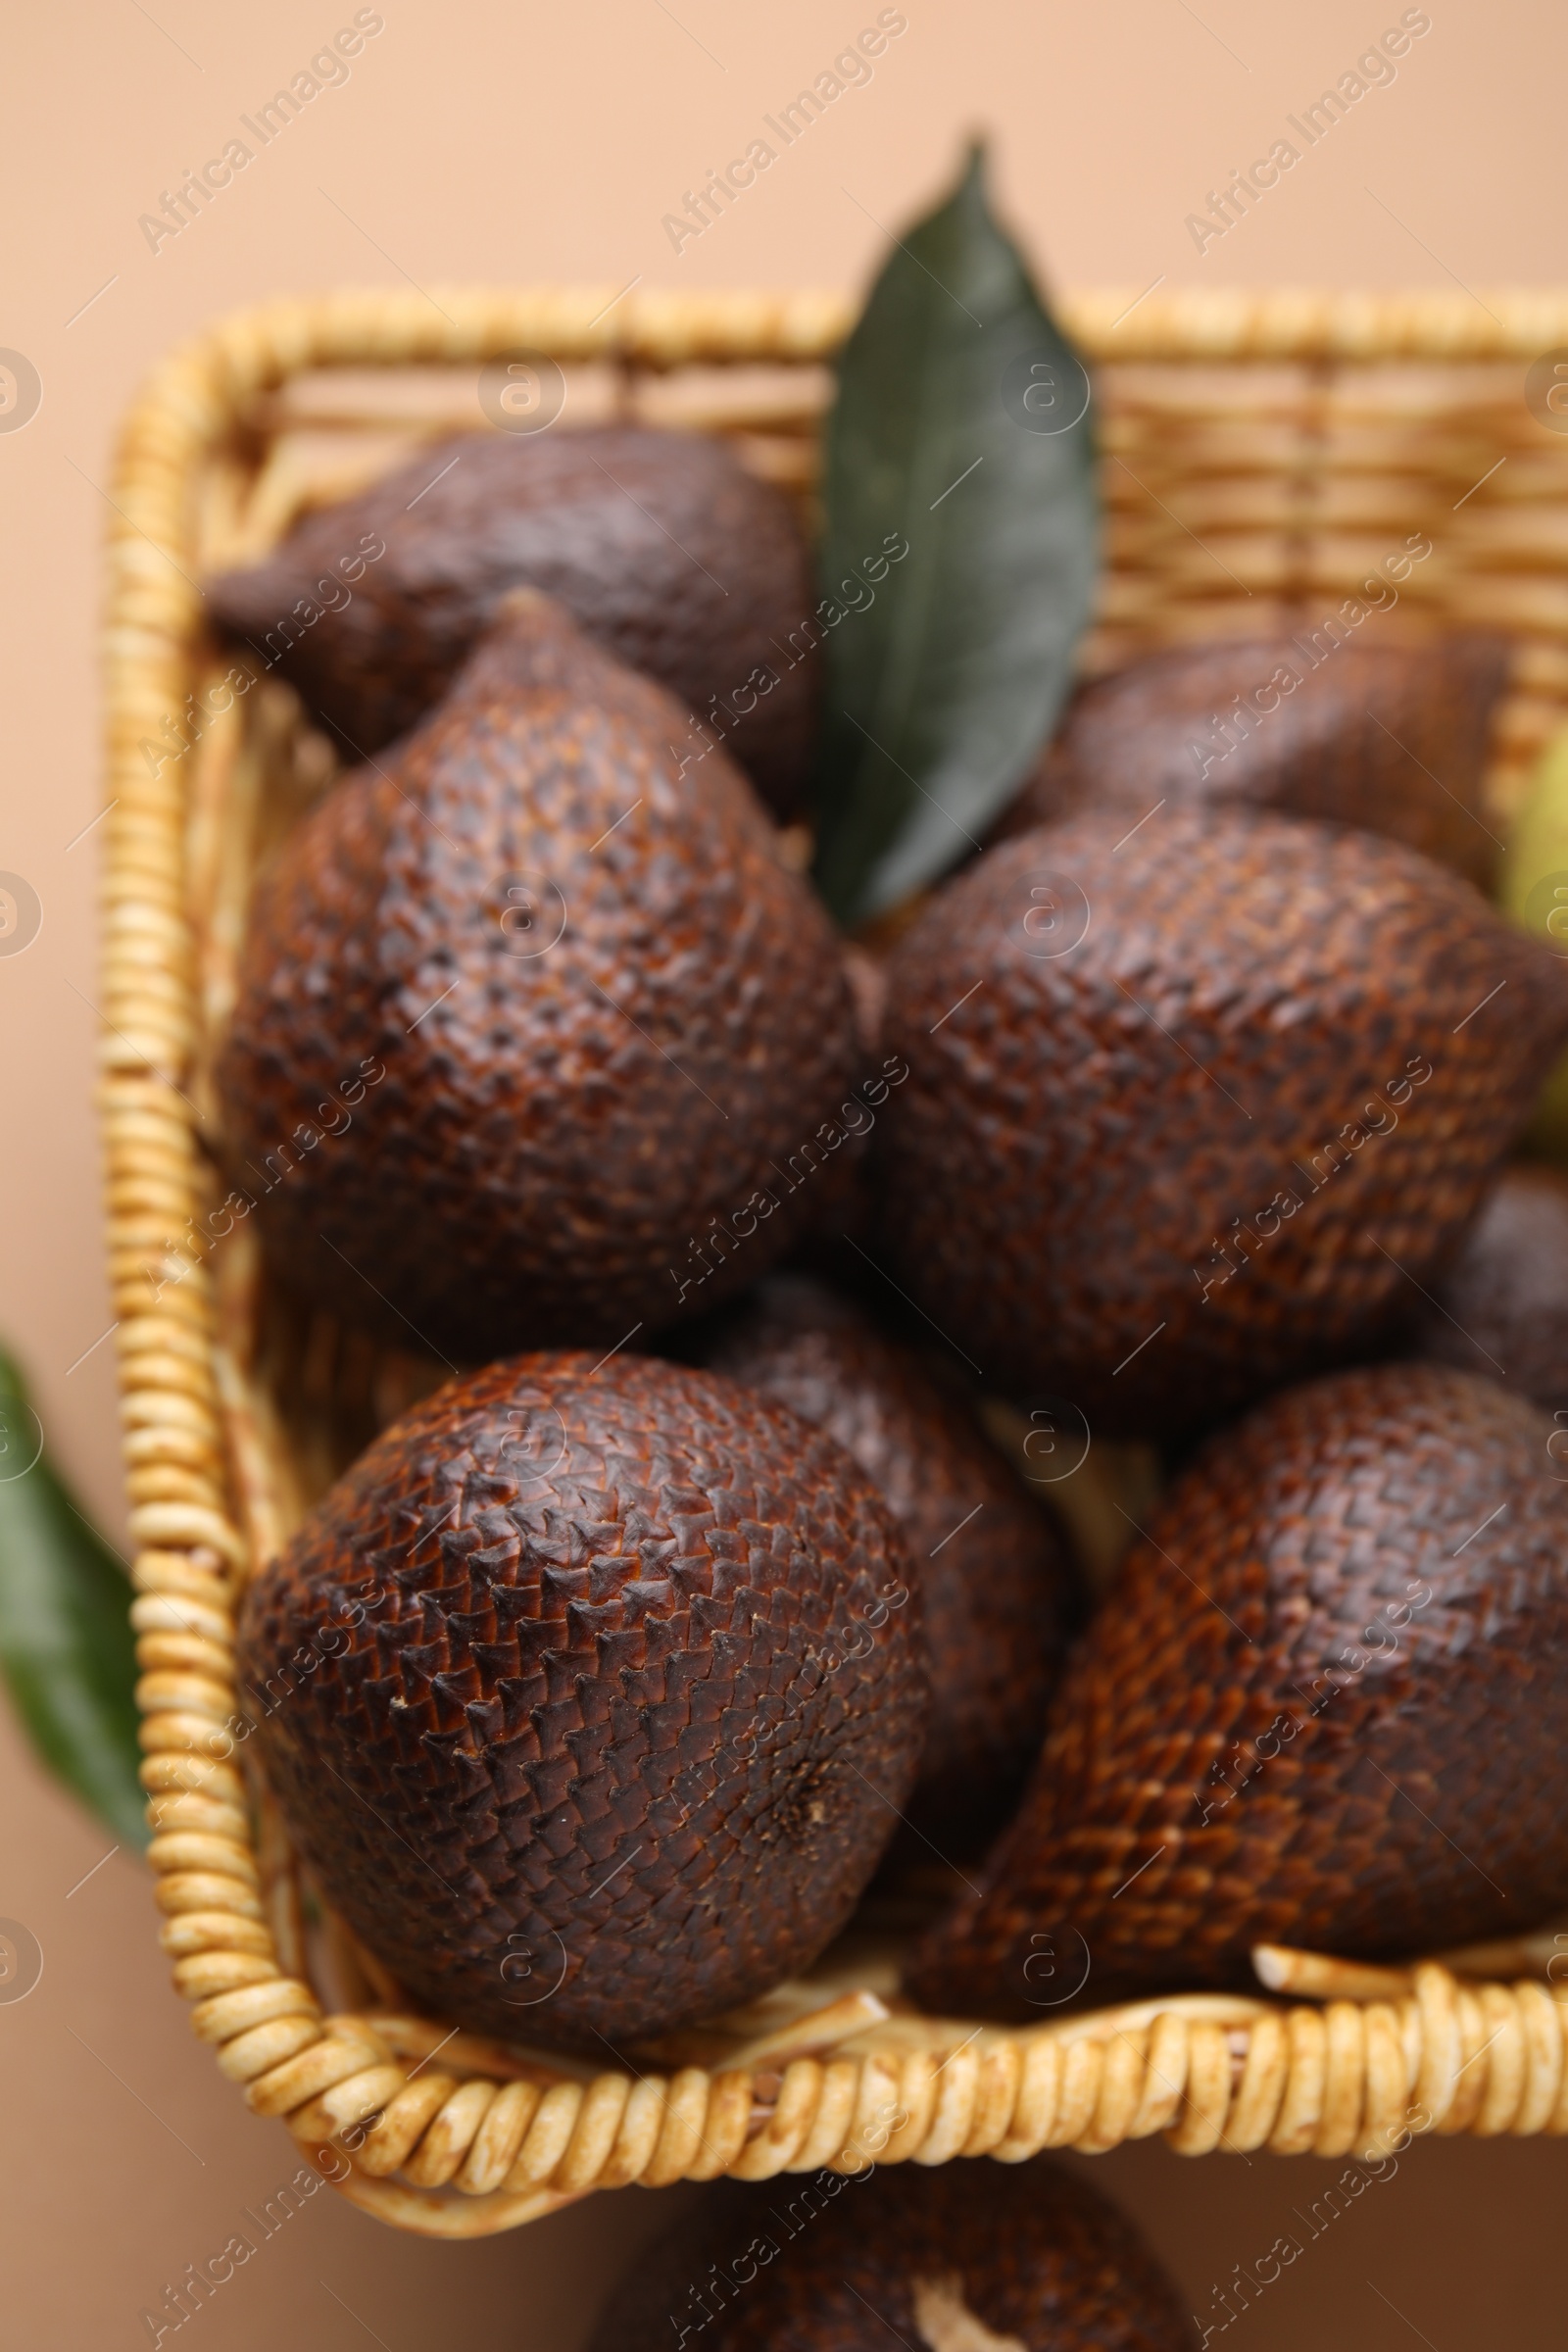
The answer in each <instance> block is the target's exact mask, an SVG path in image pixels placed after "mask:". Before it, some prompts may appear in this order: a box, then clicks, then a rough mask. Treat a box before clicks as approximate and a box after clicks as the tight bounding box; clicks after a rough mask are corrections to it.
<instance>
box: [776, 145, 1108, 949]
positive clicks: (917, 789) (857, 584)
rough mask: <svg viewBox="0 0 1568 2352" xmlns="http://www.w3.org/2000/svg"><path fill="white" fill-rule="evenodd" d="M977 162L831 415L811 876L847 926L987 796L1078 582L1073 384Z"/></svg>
mask: <svg viewBox="0 0 1568 2352" xmlns="http://www.w3.org/2000/svg"><path fill="white" fill-rule="evenodd" d="M982 172H983V158H982V154H981V151H980V149H979V148H976V149H975V150H974V151H973V153H972V154H971V156H970V159H969V163H968V167H967V169H966V171H965V172H964V175H963V178H962V180H961V181H960V182H959V185H958V187H957V189H956V191H955V193H954V194H953V196H952V197H950V198H949V200H948V202H947V203H946V204H944V205H943V206H941V208H940V209H939V210H938V211H936V212H934V213H932V214H931V215H930V216H929V217H928V218H927V219H926V220H924V221H921V222H920V223H919V224H918V225H917V226H916V227H915V228H913V229H911V230H910V232H909V234H908V236H907V238H906V239H904V240H903V241H902V243H900V244H899V246H898V249H897V250H896V251H895V253H894V255H893V257H892V259H891V261H890V262H889V263H888V265H887V267H886V269H885V270H883V272H882V274H881V276H880V277H879V278H878V280H877V282H876V285H875V286H874V287H873V289H872V292H871V298H870V300H869V302H868V303H867V305H866V308H865V312H864V315H863V317H862V318H861V319H860V322H859V324H858V326H857V328H856V330H855V332H854V334H853V335H852V336H851V338H850V340H849V343H848V345H847V346H846V348H845V351H844V356H843V359H842V361H841V363H840V367H839V388H838V400H837V403H836V405H835V407H834V410H833V414H832V417H831V418H830V420H829V424H828V434H827V453H826V474H825V500H826V526H825V531H824V538H823V548H822V567H821V586H822V589H823V592H824V594H823V602H822V604H821V606H820V607H819V608H818V617H819V619H820V620H821V622H822V623H823V624H824V625H825V627H826V628H827V631H828V636H827V644H826V648H825V652H826V660H827V683H826V711H825V717H824V739H823V759H822V765H821V769H820V776H819V785H820V789H819V794H818V849H817V862H816V878H817V883H818V886H819V888H820V889H821V891H822V894H823V896H824V897H825V898H826V900H827V902H828V904H829V906H830V907H832V908H833V910H834V912H835V913H836V914H837V916H838V917H839V920H840V921H841V922H844V923H847V924H852V923H855V922H857V921H859V920H861V919H863V918H864V917H865V916H866V915H868V914H873V913H875V912H877V911H878V910H879V909H880V908H882V907H887V906H891V905H892V904H894V903H895V902H896V901H897V900H899V899H901V898H904V897H906V896H907V894H908V893H909V892H910V891H912V890H915V889H917V888H919V887H920V886H921V885H922V884H923V883H927V882H929V881H931V880H932V879H934V877H935V876H937V875H938V874H940V873H942V872H943V871H945V869H946V868H947V867H949V866H951V865H953V864H954V863H955V862H956V860H957V859H958V858H961V857H963V856H964V855H965V854H966V853H967V852H968V850H969V849H970V848H971V847H972V846H973V843H974V840H975V837H976V836H978V835H979V834H980V833H981V832H982V831H983V829H984V827H985V826H986V824H987V822H988V821H989V819H990V818H991V817H992V816H993V815H994V814H995V813H996V811H997V810H998V809H1000V808H1002V807H1003V806H1004V805H1005V802H1006V801H1007V799H1008V798H1009V796H1010V794H1011V793H1012V791H1013V789H1014V788H1015V786H1016V785H1017V784H1018V783H1019V782H1020V780H1021V779H1022V777H1023V775H1024V773H1025V772H1026V770H1027V768H1028V766H1029V763H1030V761H1031V760H1032V759H1033V757H1034V755H1035V753H1036V752H1037V750H1038V749H1039V747H1040V745H1041V743H1042V742H1043V741H1044V740H1045V738H1046V736H1047V734H1048V732H1049V731H1050V728H1051V726H1052V723H1053V721H1054V718H1055V715H1056V711H1057V710H1058V709H1059V707H1060V704H1061V701H1062V698H1063V696H1064V694H1065V692H1066V690H1067V685H1068V682H1069V679H1070V676H1071V667H1072V655H1073V648H1074V646H1075V645H1076V643H1077V640H1078V636H1079V633H1080V631H1081V629H1082V628H1083V625H1084V621H1085V619H1086V617H1087V615H1088V612H1089V606H1090V600H1091V598H1092V595H1093V592H1094V585H1095V576H1096V570H1097V565H1098V559H1099V510H1098V502H1097V497H1096V487H1095V474H1094V448H1093V441H1092V437H1091V432H1090V424H1089V417H1088V413H1087V411H1088V396H1089V382H1088V377H1087V375H1086V374H1085V372H1084V369H1083V367H1082V364H1081V362H1080V361H1079V360H1078V359H1077V357H1076V356H1075V354H1074V353H1073V351H1072V350H1071V348H1070V346H1069V345H1068V343H1067V341H1066V339H1065V337H1064V336H1063V335H1062V333H1061V331H1060V329H1059V328H1058V327H1057V326H1056V324H1055V322H1054V319H1052V317H1051V315H1050V313H1049V312H1048V311H1047V310H1046V308H1045V306H1044V304H1043V303H1042V301H1041V299H1040V296H1039V295H1038V294H1037V293H1036V291H1035V288H1034V286H1033V284H1032V283H1031V281H1030V278H1029V273H1028V271H1027V270H1026V269H1025V267H1024V264H1023V261H1022V259H1021V257H1020V256H1019V254H1018V251H1017V249H1016V247H1015V246H1014V245H1013V244H1012V243H1011V241H1010V240H1009V239H1008V238H1007V237H1005V235H1004V234H1003V232H1002V230H1001V229H1000V228H999V227H998V225H997V223H996V221H995V220H994V219H993V218H992V215H991V212H990V209H989V207H988V206H987V203H986V198H985V189H984V186H983V179H982ZM1031 370H1033V373H1031ZM1080 410H1081V411H1082V412H1083V413H1082V414H1081V415H1079V414H1077V413H1078V412H1079V411H1080ZM1075 416H1076V417H1077V420H1076V421H1073V418H1074V417H1075ZM901 541H902V542H903V543H905V544H906V545H907V550H908V552H907V555H906V556H904V557H903V558H902V559H901V560H899V561H897V562H894V563H892V564H889V567H888V568H887V569H886V571H885V573H884V574H883V576H882V577H881V578H880V579H878V578H877V577H876V573H877V570H878V567H879V564H880V561H881V559H882V558H883V557H884V555H886V554H891V552H892V551H893V550H894V549H895V548H896V546H897V545H898V543H899V542H901ZM835 610H836V611H837V613H839V614H840V615H841V616H840V617H835V616H834V614H835Z"/></svg>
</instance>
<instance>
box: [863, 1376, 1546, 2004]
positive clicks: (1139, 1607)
mask: <svg viewBox="0 0 1568 2352" xmlns="http://www.w3.org/2000/svg"><path fill="white" fill-rule="evenodd" d="M1551 1436H1552V1423H1551V1421H1550V1419H1549V1417H1548V1416H1547V1415H1546V1414H1545V1413H1544V1412H1543V1411H1542V1410H1541V1409H1540V1408H1539V1407H1537V1406H1535V1405H1532V1404H1530V1403H1528V1402H1527V1401H1526V1400H1524V1399H1523V1398H1521V1397H1515V1396H1514V1395H1512V1394H1511V1393H1510V1392H1509V1391H1508V1390H1505V1389H1504V1388H1503V1386H1502V1384H1501V1383H1500V1382H1496V1381H1491V1380H1483V1379H1479V1378H1477V1377H1475V1376H1473V1375H1472V1374H1469V1373H1465V1372H1458V1371H1454V1370H1452V1369H1450V1368H1449V1367H1447V1366H1446V1365H1440V1364H1424V1363H1397V1364H1387V1365H1380V1366H1376V1367H1372V1368H1369V1369H1363V1370H1357V1371H1350V1372H1343V1373H1339V1374H1336V1375H1334V1376H1333V1377H1331V1378H1329V1379H1327V1380H1324V1381H1320V1382H1316V1383H1312V1384H1310V1385H1308V1386H1306V1387H1303V1388H1299V1389H1294V1390H1291V1391H1289V1392H1287V1393H1286V1394H1285V1395H1283V1396H1281V1397H1274V1398H1272V1399H1271V1400H1270V1401H1269V1402H1268V1403H1266V1404H1264V1405H1263V1406H1261V1407H1260V1408H1259V1409H1258V1410H1257V1411H1256V1412H1255V1413H1253V1414H1252V1415H1251V1416H1250V1418H1249V1419H1247V1420H1246V1421H1244V1422H1243V1423H1242V1424H1241V1425H1240V1426H1239V1427H1238V1428H1236V1429H1234V1430H1231V1431H1227V1432H1225V1433H1224V1434H1223V1435H1221V1436H1219V1437H1216V1438H1214V1439H1212V1440H1211V1441H1210V1442H1209V1444H1208V1446H1206V1448H1205V1449H1204V1450H1203V1451H1202V1453H1201V1455H1200V1457H1199V1458H1198V1460H1197V1461H1195V1463H1194V1464H1193V1465H1192V1467H1191V1468H1190V1469H1189V1470H1188V1471H1187V1472H1186V1473H1185V1474H1184V1475H1183V1476H1182V1477H1181V1478H1180V1479H1179V1480H1178V1482H1177V1483H1176V1485H1175V1486H1174V1487H1173V1488H1172V1490H1171V1492H1170V1494H1169V1495H1167V1497H1166V1498H1165V1500H1164V1502H1163V1503H1162V1504H1161V1505H1160V1507H1159V1508H1158V1510H1157V1511H1156V1512H1155V1513H1154V1514H1153V1516H1152V1519H1151V1521H1150V1524H1149V1527H1148V1531H1147V1534H1145V1535H1144V1537H1143V1540H1142V1541H1141V1542H1139V1543H1138V1544H1135V1546H1134V1548H1133V1550H1132V1552H1131V1553H1130V1555H1129V1557H1128V1559H1127V1561H1126V1563H1125V1565H1124V1567H1123V1569H1122V1572H1121V1577H1120V1581H1119V1583H1118V1584H1117V1585H1116V1586H1115V1587H1114V1588H1113V1589H1112V1592H1111V1593H1110V1595H1109V1597H1108V1598H1107V1600H1106V1602H1105V1604H1104V1606H1103V1608H1102V1610H1101V1612H1100V1614H1099V1616H1098V1617H1097V1618H1096V1619H1095V1621H1094V1623H1093V1624H1092V1626H1091V1627H1090V1630H1089V1633H1088V1635H1087V1636H1086V1638H1085V1641H1084V1643H1083V1646H1082V1649H1081V1651H1080V1653H1079V1655H1078V1656H1077V1658H1076V1659H1075V1661H1074V1663H1073V1665H1072V1666H1071V1667H1070V1668H1069V1670H1068V1674H1067V1676H1066V1679H1065V1681H1064V1682H1063V1685H1062V1688H1061V1690H1060V1691H1059V1692H1058V1694H1057V1700H1056V1704H1055V1707H1054V1713H1053V1724H1052V1730H1051V1732H1050V1734H1049V1736H1048V1738H1047V1740H1046V1743H1045V1747H1044V1749H1043V1751H1042V1754H1041V1757H1040V1762H1039V1766H1038V1769H1037V1771H1036V1774H1035V1777H1034V1780H1033V1782H1032V1784H1031V1787H1030V1789H1029V1791H1028V1793H1027V1794H1026V1796H1025V1798H1024V1801H1023V1804H1022V1806H1021V1807H1020V1809H1019V1812H1018V1814H1017V1816H1016V1818H1015V1819H1014V1821H1013V1823H1012V1825H1011V1827H1010V1828H1009V1829H1008V1830H1007V1831H1006V1832H1005V1834H1004V1836H1003V1837H1002V1838H1001V1839H1000V1840H999V1842H998V1844H997V1846H996V1847H995V1848H994V1850H993V1852H992V1853H991V1854H990V1855H989V1856H988V1857H987V1861H986V1866H985V1871H984V1874H983V1883H982V1884H981V1886H980V1887H979V1889H978V1892H977V1894H976V1895H973V1896H965V1897H964V1898H963V1902H962V1905H961V1906H960V1907H959V1908H958V1909H956V1911H955V1912H954V1913H952V1914H951V1915H950V1916H949V1917H948V1919H947V1920H946V1921H945V1922H943V1923H940V1924H939V1925H938V1927H937V1928H935V1929H934V1930H933V1931H932V1932H931V1934H930V1935H929V1936H928V1937H927V1939H926V1940H925V1943H924V1945H923V1948H921V1949H920V1950H919V1951H918V1952H917V1954H916V1956H915V1962H914V1966H913V1969H912V1972H911V1975H910V1979H909V1984H910V1988H911V1989H912V1990H913V1992H914V1994H915V1997H916V1998H917V1999H919V2000H920V2001H922V2002H923V2003H925V2004H926V2005H928V2006H932V2007H935V2008H937V2009H939V2010H947V2011H950V2012H955V2013H957V2014H966V2013H968V2012H969V2011H970V2010H971V2008H974V2007H979V2008H981V2009H982V2010H983V2011H985V2012H987V2013H991V2014H1005V2015H1015V2016H1018V2017H1020V2018H1024V2017H1028V2016H1030V2015H1031V2014H1033V2015H1035V2016H1041V2015H1044V2014H1047V2013H1048V2012H1049V2010H1050V2008H1051V2007H1052V2006H1054V2004H1056V2003H1058V2002H1059V2001H1061V2000H1063V1999H1065V1998H1066V1997H1067V1996H1069V1995H1070V1994H1073V1993H1076V1992H1079V1991H1081V1990H1087V1995H1088V1997H1089V1998H1090V1999H1092V2000H1104V1999H1112V2000H1113V1999H1116V1998H1117V1997H1119V1996H1121V1995H1124V1994H1132V1993H1139V1992H1155V1991H1161V1992H1163V1991H1170V1990H1173V1989H1177V1988H1179V1987H1181V1986H1183V1985H1198V1986H1202V1985H1214V1986H1223V1985H1246V1984H1247V1983H1248V1982H1249V1977H1250V1970H1249V1958H1250V1951H1251V1948H1252V1947H1253V1945H1255V1944H1257V1943H1262V1942H1281V1943H1290V1944H1302V1945H1305V1946H1307V1947H1309V1948H1315V1949H1318V1950H1330V1951H1335V1952H1343V1953H1347V1954H1350V1955H1353V1956H1355V1957H1359V1958H1364V1959H1379V1958H1396V1957H1397V1958H1403V1957H1408V1956H1413V1955H1417V1954H1420V1953H1422V1952H1424V1951H1431V1950H1434V1949H1441V1948H1443V1947H1445V1946H1449V1945H1453V1944H1458V1943H1462V1942H1466V1941H1469V1940H1470V1939H1471V1938H1475V1937H1481V1936H1492V1935H1496V1934H1500V1933H1504V1932H1509V1933H1514V1932H1517V1933H1523V1932H1524V1931H1526V1930H1528V1929H1530V1928H1532V1927H1534V1926H1536V1925H1537V1924H1538V1923H1539V1922H1540V1921H1541V1920H1542V1919H1544V1918H1545V1917H1547V1916H1549V1915H1550V1913H1551V1912H1552V1911H1553V1910H1554V1909H1556V1908H1560V1907H1561V1905H1562V1904H1563V1903H1564V1902H1565V1901H1568V1815H1565V1813H1564V1809H1563V1805H1562V1802H1561V1789H1560V1785H1559V1781H1560V1774H1559V1765H1560V1760H1561V1755H1562V1747H1563V1740H1564V1736H1565V1733H1568V1484H1563V1483H1560V1481H1561V1477H1562V1466H1561V1465H1559V1464H1558V1463H1557V1462H1556V1461H1554V1459H1553V1458H1552V1456H1551V1453H1550V1452H1549V1450H1548V1448H1549V1446H1550V1441H1551Z"/></svg>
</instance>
